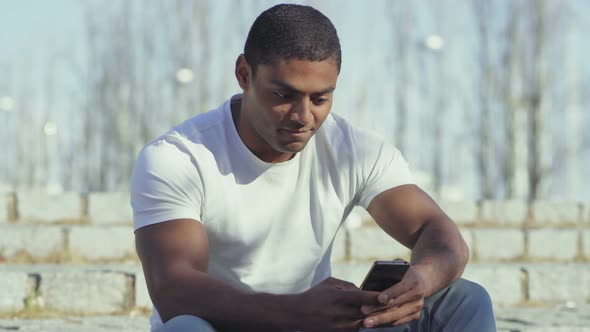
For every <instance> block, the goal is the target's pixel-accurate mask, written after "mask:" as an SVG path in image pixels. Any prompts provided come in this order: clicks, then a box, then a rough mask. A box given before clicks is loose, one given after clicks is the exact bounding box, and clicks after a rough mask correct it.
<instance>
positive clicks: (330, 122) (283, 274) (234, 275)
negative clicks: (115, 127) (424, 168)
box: [131, 5, 495, 331]
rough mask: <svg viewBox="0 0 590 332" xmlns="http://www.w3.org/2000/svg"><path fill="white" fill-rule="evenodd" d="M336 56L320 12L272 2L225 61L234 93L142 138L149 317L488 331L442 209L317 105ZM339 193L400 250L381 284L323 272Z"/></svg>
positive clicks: (249, 327)
mask: <svg viewBox="0 0 590 332" xmlns="http://www.w3.org/2000/svg"><path fill="white" fill-rule="evenodd" d="M340 64H341V51H340V43H339V39H338V36H337V33H336V30H335V28H334V26H333V25H332V23H331V22H330V20H329V19H328V18H327V17H325V16H324V15H323V14H321V13H320V12H319V11H317V10H315V9H313V8H311V7H307V6H299V5H278V6H275V7H272V8H270V9H268V10H266V11H265V12H263V13H262V14H261V15H260V16H259V17H258V18H257V19H256V21H255V22H254V24H253V26H252V28H251V30H250V32H249V34H248V38H247V41H246V45H245V48H244V54H242V55H240V56H239V57H238V59H237V61H236V67H235V74H236V78H237V81H238V84H239V85H240V87H241V89H242V90H243V93H242V94H241V95H236V96H234V97H232V98H231V99H230V100H228V101H227V102H226V103H225V104H224V105H223V106H221V107H220V108H219V109H217V110H214V111H211V112H208V113H205V114H202V115H198V116H196V117H194V118H192V119H189V120H188V121H186V122H184V123H183V124H181V125H179V126H177V127H176V128H174V129H173V130H172V131H170V132H168V133H167V134H165V135H163V136H161V137H159V138H157V139H156V140H154V141H152V142H151V143H149V144H148V145H147V146H146V147H145V148H144V149H143V150H142V152H141V154H140V156H139V158H138V160H137V163H136V165H135V168H134V171H133V176H132V185H131V192H132V198H131V203H132V206H133V209H134V223H135V229H136V232H135V236H136V246H137V251H138V253H139V257H140V259H141V262H142V265H143V270H144V273H145V276H146V281H147V286H148V290H149V293H150V296H151V299H152V301H153V303H154V307H155V309H154V313H153V315H152V318H151V324H152V331H358V330H359V329H361V328H369V327H389V328H390V329H392V326H396V327H393V330H395V331H397V330H399V329H401V328H406V327H409V326H410V327H412V329H413V330H416V331H417V330H418V329H420V330H424V331H430V330H432V331H443V330H444V331H493V330H495V327H494V318H493V313H492V310H491V304H490V299H489V296H488V295H487V293H486V292H485V290H483V289H482V288H481V287H480V286H478V285H476V284H473V283H470V282H468V281H465V280H462V279H459V277H460V275H461V273H462V271H463V268H464V266H465V264H466V262H467V260H468V249H467V246H466V245H465V242H464V241H463V239H462V237H461V235H460V233H459V232H458V229H457V227H456V226H455V225H454V223H453V222H452V221H451V220H450V219H449V218H448V217H447V216H446V215H445V214H444V213H443V212H442V211H441V210H440V208H439V207H438V206H437V205H436V204H435V203H434V202H433V201H432V200H431V199H430V198H429V197H428V195H427V194H425V193H424V192H423V191H422V190H420V189H419V188H418V187H417V186H415V185H414V184H412V180H411V177H410V173H409V170H408V167H407V164H406V162H405V160H404V159H403V157H402V155H401V154H400V153H399V151H397V150H396V149H395V148H393V147H392V146H390V145H388V144H386V143H384V142H383V141H381V140H379V139H378V138H376V137H373V136H372V135H369V134H367V133H365V132H363V131H361V130H358V129H356V128H354V127H352V126H351V125H349V124H348V123H347V122H346V121H344V120H343V119H342V118H340V117H338V116H337V115H335V114H331V113H330V108H331V106H332V101H333V94H334V90H335V89H336V82H337V79H338V75H339V72H340ZM355 205H361V206H363V207H365V208H366V209H367V210H368V211H369V213H370V214H371V215H372V216H373V217H374V219H375V220H376V221H377V223H378V224H379V226H380V227H381V228H382V229H383V230H384V231H385V232H386V233H387V234H389V235H391V237H392V238H394V239H395V240H397V241H399V242H401V243H402V244H404V245H406V246H407V247H409V248H412V260H411V268H410V269H409V270H408V272H407V273H406V275H405V277H404V279H403V280H402V281H401V282H400V283H398V284H396V285H395V286H393V285H392V287H390V288H389V289H387V290H385V291H383V292H381V293H378V292H367V291H361V290H359V289H358V288H357V287H356V286H355V285H353V284H351V283H349V282H346V281H343V280H337V279H334V278H330V254H331V247H332V242H333V239H334V237H335V235H336V232H337V230H338V228H339V227H340V225H341V222H342V221H343V220H344V219H345V218H346V217H347V215H348V214H349V213H350V211H351V209H352V208H353V207H354V206H355ZM392 241H393V240H392ZM382 245H388V244H387V243H383V244H382ZM408 323H410V324H409V325H408ZM400 331H401V330H400Z"/></svg>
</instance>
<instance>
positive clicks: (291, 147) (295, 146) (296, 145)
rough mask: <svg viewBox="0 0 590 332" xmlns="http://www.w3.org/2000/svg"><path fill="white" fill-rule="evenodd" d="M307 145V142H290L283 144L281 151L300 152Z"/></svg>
mask: <svg viewBox="0 0 590 332" xmlns="http://www.w3.org/2000/svg"><path fill="white" fill-rule="evenodd" d="M306 145H307V142H291V143H288V144H281V150H280V151H281V152H285V153H298V152H301V151H302V150H303V149H304V148H305V146H306Z"/></svg>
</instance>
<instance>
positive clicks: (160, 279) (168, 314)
mask: <svg viewBox="0 0 590 332" xmlns="http://www.w3.org/2000/svg"><path fill="white" fill-rule="evenodd" d="M181 288H182V287H179V280H178V276H175V275H166V274H159V275H157V276H154V277H153V278H152V280H151V282H148V292H149V295H150V298H151V300H152V303H153V305H154V307H155V308H156V309H157V310H158V313H159V314H160V317H161V318H162V322H164V323H165V322H167V321H168V320H170V319H172V318H174V317H176V316H178V315H182V314H186V313H188V312H182V311H183V310H186V308H183V306H182V305H180V304H181V303H183V302H184V299H183V292H182V290H181Z"/></svg>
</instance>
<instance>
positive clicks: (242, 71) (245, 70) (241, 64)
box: [236, 54, 252, 91]
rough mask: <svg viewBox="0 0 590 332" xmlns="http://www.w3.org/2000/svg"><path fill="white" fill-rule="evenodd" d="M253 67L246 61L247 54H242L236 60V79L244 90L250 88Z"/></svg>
mask: <svg viewBox="0 0 590 332" xmlns="http://www.w3.org/2000/svg"><path fill="white" fill-rule="evenodd" d="M250 73H251V68H250V65H249V64H248V61H246V56H245V55H244V54H240V55H239V56H238V59H237V60H236V79H237V80H238V84H239V85H240V87H241V88H242V90H244V91H245V90H248V88H249V87H250V81H251V78H252V76H251V75H250Z"/></svg>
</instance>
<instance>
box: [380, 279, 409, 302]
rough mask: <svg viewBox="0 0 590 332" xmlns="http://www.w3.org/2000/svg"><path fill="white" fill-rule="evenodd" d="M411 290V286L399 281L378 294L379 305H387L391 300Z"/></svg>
mask: <svg viewBox="0 0 590 332" xmlns="http://www.w3.org/2000/svg"><path fill="white" fill-rule="evenodd" d="M411 288H412V284H410V283H409V282H407V281H404V280H402V281H400V282H398V283H397V284H395V285H393V286H392V287H389V288H388V289H386V290H384V291H382V292H381V293H380V294H379V302H380V303H381V304H388V303H389V301H390V300H391V299H395V298H397V297H398V296H400V295H402V294H404V293H406V292H408V291H409V290H410V289H411Z"/></svg>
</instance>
